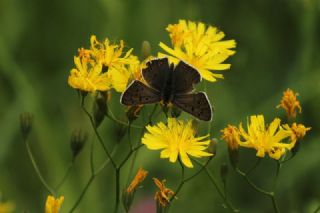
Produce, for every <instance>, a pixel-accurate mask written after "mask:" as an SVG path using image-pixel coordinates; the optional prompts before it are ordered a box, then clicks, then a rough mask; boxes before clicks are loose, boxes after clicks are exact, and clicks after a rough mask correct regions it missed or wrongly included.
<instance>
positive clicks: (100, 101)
mask: <svg viewBox="0 0 320 213" xmlns="http://www.w3.org/2000/svg"><path fill="white" fill-rule="evenodd" d="M107 110H108V105H107V102H106V99H105V98H104V97H102V96H101V95H99V96H97V97H96V99H95V101H94V105H93V118H94V124H95V127H96V128H97V127H99V126H100V124H101V123H102V121H103V119H104V116H105V115H106V113H107Z"/></svg>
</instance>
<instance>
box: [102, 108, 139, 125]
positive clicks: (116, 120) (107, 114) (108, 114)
mask: <svg viewBox="0 0 320 213" xmlns="http://www.w3.org/2000/svg"><path fill="white" fill-rule="evenodd" d="M106 116H107V117H108V118H109V119H110V120H112V121H114V122H116V123H118V124H121V125H123V126H129V122H124V121H121V120H119V119H117V118H116V117H115V115H114V114H113V112H112V111H111V110H110V109H109V107H108V112H107V113H106ZM132 127H134V128H137V129H143V128H144V127H142V126H138V125H132Z"/></svg>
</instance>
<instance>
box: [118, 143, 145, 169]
mask: <svg viewBox="0 0 320 213" xmlns="http://www.w3.org/2000/svg"><path fill="white" fill-rule="evenodd" d="M141 147H143V144H140V145H138V146H137V147H135V148H133V149H132V150H130V151H129V153H128V154H127V155H126V157H125V158H124V159H123V160H122V162H121V163H120V164H119V166H118V168H119V169H121V168H122V166H123V165H124V164H125V163H126V162H127V161H128V159H129V158H130V156H131V154H132V153H133V152H135V151H137V150H138V149H140V148H141Z"/></svg>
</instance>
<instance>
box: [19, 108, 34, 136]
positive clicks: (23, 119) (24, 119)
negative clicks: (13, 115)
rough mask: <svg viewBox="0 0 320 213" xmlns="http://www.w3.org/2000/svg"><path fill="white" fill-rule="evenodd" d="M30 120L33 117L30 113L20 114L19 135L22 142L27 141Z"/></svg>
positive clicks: (30, 124)
mask: <svg viewBox="0 0 320 213" xmlns="http://www.w3.org/2000/svg"><path fill="white" fill-rule="evenodd" d="M32 120H33V115H32V114H31V113H29V112H24V113H21V114H20V128H21V133H22V137H23V139H24V140H26V139H27V137H28V135H29V133H30V131H31V128H32Z"/></svg>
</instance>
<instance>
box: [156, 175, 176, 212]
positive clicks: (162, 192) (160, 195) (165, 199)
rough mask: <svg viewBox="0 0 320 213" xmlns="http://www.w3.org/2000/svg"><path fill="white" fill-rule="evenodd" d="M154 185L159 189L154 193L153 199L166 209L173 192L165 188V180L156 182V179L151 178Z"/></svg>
mask: <svg viewBox="0 0 320 213" xmlns="http://www.w3.org/2000/svg"><path fill="white" fill-rule="evenodd" d="M153 181H154V183H155V184H156V186H157V187H158V188H159V191H157V192H156V194H155V196H154V199H155V200H156V201H157V202H158V203H159V204H160V205H161V206H162V207H166V206H167V204H168V203H169V202H170V199H171V196H173V195H174V192H173V191H172V190H171V189H169V188H167V187H166V186H165V185H164V183H165V181H166V180H162V181H160V180H158V179H157V178H153Z"/></svg>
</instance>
